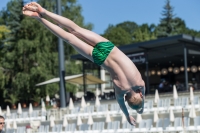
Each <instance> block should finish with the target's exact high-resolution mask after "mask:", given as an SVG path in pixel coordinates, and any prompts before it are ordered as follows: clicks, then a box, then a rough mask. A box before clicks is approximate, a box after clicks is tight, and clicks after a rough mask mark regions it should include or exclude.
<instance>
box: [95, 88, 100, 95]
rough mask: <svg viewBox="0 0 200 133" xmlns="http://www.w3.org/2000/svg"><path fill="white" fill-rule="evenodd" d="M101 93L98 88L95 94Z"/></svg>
mask: <svg viewBox="0 0 200 133" xmlns="http://www.w3.org/2000/svg"><path fill="white" fill-rule="evenodd" d="M99 94H100V91H99V89H98V88H96V92H95V95H96V96H98V95H99Z"/></svg>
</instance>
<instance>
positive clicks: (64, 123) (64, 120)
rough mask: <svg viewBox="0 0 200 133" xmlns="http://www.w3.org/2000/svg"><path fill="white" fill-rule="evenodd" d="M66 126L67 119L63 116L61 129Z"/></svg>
mask: <svg viewBox="0 0 200 133" xmlns="http://www.w3.org/2000/svg"><path fill="white" fill-rule="evenodd" d="M67 125H68V121H67V117H66V116H64V118H63V127H66V126H67Z"/></svg>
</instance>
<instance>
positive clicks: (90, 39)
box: [25, 2, 108, 46]
mask: <svg viewBox="0 0 200 133" xmlns="http://www.w3.org/2000/svg"><path fill="white" fill-rule="evenodd" d="M25 8H27V9H29V10H32V11H37V12H39V13H40V14H42V15H43V16H47V17H49V18H51V19H52V20H54V21H55V22H57V23H58V24H59V25H61V26H63V27H65V28H67V29H68V30H69V32H71V33H72V34H74V35H75V36H77V37H79V38H81V39H83V40H85V41H86V42H87V43H88V44H90V45H92V46H95V45H96V44H97V43H98V42H107V41H108V40H107V39H105V38H104V37H102V36H100V35H98V34H96V33H94V32H92V31H89V30H87V29H84V28H81V27H79V26H78V25H77V24H75V23H74V22H73V21H71V20H70V19H68V18H65V17H62V16H59V15H57V14H54V13H52V12H49V11H47V10H45V9H43V8H42V7H41V6H40V5H39V4H38V3H36V2H31V3H30V4H27V5H26V6H25Z"/></svg>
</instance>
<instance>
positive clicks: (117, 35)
mask: <svg viewBox="0 0 200 133" xmlns="http://www.w3.org/2000/svg"><path fill="white" fill-rule="evenodd" d="M103 36H104V37H105V38H107V39H108V40H110V41H112V42H113V43H114V44H115V45H116V46H120V45H125V44H130V43H131V42H132V37H131V34H129V33H128V32H126V31H125V30H124V29H123V28H121V27H115V26H112V25H110V26H109V27H108V29H107V30H106V31H105V33H104V34H103Z"/></svg>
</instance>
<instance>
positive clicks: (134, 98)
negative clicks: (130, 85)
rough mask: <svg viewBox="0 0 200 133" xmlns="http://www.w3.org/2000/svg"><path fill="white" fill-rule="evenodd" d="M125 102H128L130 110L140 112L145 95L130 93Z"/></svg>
mask: <svg viewBox="0 0 200 133" xmlns="http://www.w3.org/2000/svg"><path fill="white" fill-rule="evenodd" d="M130 99H131V100H130ZM125 100H126V101H127V103H128V105H129V106H130V108H132V109H134V110H138V109H140V108H141V107H142V101H143V95H142V93H141V92H138V93H135V92H130V93H129V94H127V95H126V96H125Z"/></svg>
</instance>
